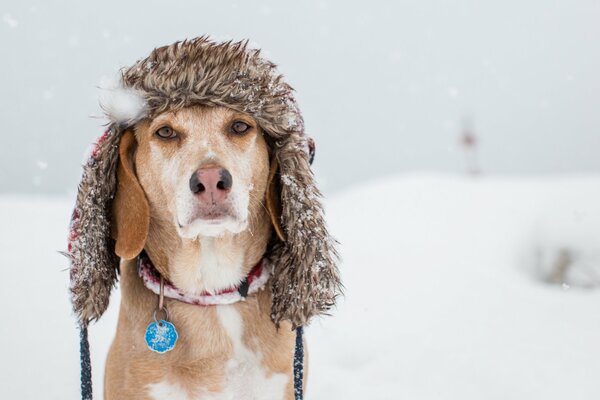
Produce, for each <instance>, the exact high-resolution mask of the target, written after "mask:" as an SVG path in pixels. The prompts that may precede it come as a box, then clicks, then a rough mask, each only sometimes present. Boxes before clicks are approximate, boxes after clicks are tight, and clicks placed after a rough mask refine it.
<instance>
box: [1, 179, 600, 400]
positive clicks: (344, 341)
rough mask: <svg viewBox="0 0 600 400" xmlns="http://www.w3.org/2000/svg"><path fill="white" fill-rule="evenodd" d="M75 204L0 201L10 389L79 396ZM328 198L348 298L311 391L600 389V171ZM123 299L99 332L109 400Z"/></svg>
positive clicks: (327, 333)
mask: <svg viewBox="0 0 600 400" xmlns="http://www.w3.org/2000/svg"><path fill="white" fill-rule="evenodd" d="M71 205H72V200H71V199H54V198H27V197H2V198H0V221H1V222H2V224H1V225H0V250H1V254H2V265H3V272H4V279H3V282H4V285H3V289H2V290H1V291H0V299H1V300H2V305H3V307H2V316H3V318H2V324H0V340H1V342H2V343H3V349H2V357H1V358H0V382H1V385H0V386H1V387H2V389H3V394H4V395H3V397H5V398H21V399H61V400H64V399H77V398H78V384H79V383H78V379H79V365H78V336H77V331H76V329H75V322H74V319H73V317H72V315H71V314H70V304H69V299H68V291H67V287H68V271H67V270H66V268H67V266H68V263H67V260H66V259H65V258H64V257H63V256H61V255H60V254H59V253H58V250H61V249H63V248H64V246H65V238H66V233H67V223H68V220H69V215H70V211H71V210H70V209H71ZM326 206H327V212H328V218H329V224H330V228H331V231H332V232H333V233H334V235H336V236H337V238H338V239H339V241H340V242H341V247H340V249H341V254H342V258H343V264H342V274H343V278H344V283H345V286H346V289H345V291H346V295H345V298H344V299H343V301H342V302H341V304H340V306H339V307H338V309H337V310H335V311H334V317H332V318H327V319H322V320H319V321H315V323H313V325H312V326H311V327H310V328H309V329H307V337H308V340H309V352H310V354H309V361H310V366H309V370H308V373H309V377H308V383H309V389H308V393H307V398H309V399H365V398H366V399H402V398H407V399H411V400H417V399H427V400H429V399H461V400H469V399H473V400H475V399H476V400H480V399H487V400H494V399H498V400H507V399H534V398H540V399H542V398H543V399H547V400H551V399H561V400H562V399H565V398H572V399H597V398H600V385H598V376H600V362H599V359H600V313H599V312H598V307H599V306H598V305H599V304H600V290H598V289H595V287H596V286H598V284H600V281H599V280H598V276H600V274H599V273H598V271H599V268H598V266H599V264H600V255H599V254H600V252H599V249H600V177H579V178H577V177H564V178H556V177H555V178H493V177H479V178H466V177H460V176H446V175H432V174H423V175H419V174H412V175H405V176H397V177H394V178H387V179H384V180H381V181H377V182H371V183H366V184H364V185H360V186H356V187H355V188H353V189H351V190H348V191H346V192H343V193H338V194H337V195H335V196H334V197H332V198H331V199H329V200H328V201H327V202H326ZM565 252H566V253H565ZM565 254H567V255H568V257H566V258H565ZM561 257H562V258H561ZM565 260H566V261H565ZM118 302H119V295H118V291H115V294H114V296H113V298H112V300H111V306H110V308H109V311H108V312H107V314H106V315H105V316H104V317H103V318H102V320H101V321H100V322H99V323H97V324H96V325H94V326H92V328H91V329H90V341H91V343H92V360H93V363H94V365H93V368H94V384H95V393H96V396H97V398H101V389H102V377H103V365H104V358H105V356H106V353H107V351H108V347H109V345H110V341H111V340H112V336H113V334H114V327H115V325H116V317H117V313H118Z"/></svg>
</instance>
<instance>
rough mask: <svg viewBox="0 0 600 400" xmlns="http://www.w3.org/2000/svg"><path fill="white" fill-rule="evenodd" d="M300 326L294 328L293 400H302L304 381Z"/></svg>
mask: <svg viewBox="0 0 600 400" xmlns="http://www.w3.org/2000/svg"><path fill="white" fill-rule="evenodd" d="M303 332H304V330H303V328H302V327H301V326H299V327H297V328H296V348H295V349H294V400H302V397H303V393H302V392H303V388H302V383H303V381H304V343H303V342H302V333H303Z"/></svg>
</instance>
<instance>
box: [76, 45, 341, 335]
mask: <svg viewBox="0 0 600 400" xmlns="http://www.w3.org/2000/svg"><path fill="white" fill-rule="evenodd" d="M119 90H120V91H124V92H125V94H126V95H127V96H130V97H131V96H133V97H134V99H135V101H134V103H136V104H138V105H139V107H138V108H137V109H136V110H134V111H132V112H129V113H123V109H122V108H120V107H119V104H123V103H122V102H116V103H113V105H111V106H105V107H103V108H104V109H105V111H106V112H107V114H108V116H109V118H110V119H111V121H112V124H111V126H110V128H109V130H108V132H107V133H106V134H105V135H104V136H103V137H102V138H101V140H100V141H99V143H98V144H97V146H96V148H95V149H94V151H93V152H92V155H91V157H90V160H89V161H88V163H87V164H86V165H85V166H84V173H83V177H82V181H81V184H80V186H79V192H78V197H77V203H76V206H75V210H74V213H73V219H72V226H71V235H70V238H69V252H68V254H69V256H70V258H71V264H72V266H71V292H72V296H73V303H74V308H75V311H76V313H77V314H78V316H79V319H80V323H82V324H83V325H86V324H87V323H88V322H89V321H90V320H92V319H97V318H99V317H100V316H101V315H102V313H103V312H104V310H105V309H106V306H107V305H108V297H109V294H110V289H111V287H112V286H113V284H114V282H115V280H116V273H115V271H116V269H117V268H118V258H117V257H116V254H118V255H119V256H121V257H123V258H126V259H131V258H134V257H136V256H137V255H138V254H139V253H140V252H141V251H142V250H143V248H144V245H145V243H146V240H147V237H148V230H149V225H150V219H151V218H152V220H153V221H155V220H156V221H160V222H161V223H165V224H171V225H172V226H173V227H175V231H176V232H177V234H178V235H179V236H180V237H182V238H194V237H198V236H216V235H222V234H225V233H227V232H230V233H236V232H241V231H243V230H245V229H249V228H251V224H252V223H253V222H252V218H251V216H252V215H258V214H259V213H260V209H261V208H262V207H264V209H266V210H268V215H269V216H270V218H271V221H272V226H273V227H274V230H273V236H272V240H271V245H270V246H269V249H268V254H266V256H267V258H268V259H269V260H270V262H271V263H272V264H273V266H274V273H273V276H272V280H271V286H272V292H273V307H272V319H273V320H274V322H275V323H279V322H280V321H282V320H289V321H290V322H292V325H293V326H300V325H305V324H307V323H308V321H309V319H310V318H311V317H312V316H314V315H319V314H323V313H325V312H327V310H328V309H329V308H330V307H331V306H333V304H334V303H335V299H336V297H337V295H338V294H339V293H340V291H341V284H340V281H339V276H338V271H337V266H336V260H337V256H336V253H335V249H334V244H335V243H334V240H332V239H331V238H330V237H329V234H328V232H327V229H326V226H325V222H324V216H323V211H322V207H321V204H320V201H319V197H320V193H319V191H318V190H317V188H316V186H315V184H314V180H313V175H312V172H311V170H310V160H311V158H312V155H311V151H310V148H311V146H310V143H311V142H310V141H309V140H308V139H307V137H306V136H305V134H304V126H303V122H302V117H301V116H300V112H299V110H298V108H297V105H296V102H295V100H294V97H293V91H292V89H291V87H290V86H288V85H287V84H286V83H285V82H284V81H283V78H282V76H281V75H279V74H278V73H277V70H276V68H275V65H274V64H272V63H270V62H269V61H266V60H264V59H263V58H262V57H260V54H259V52H258V51H257V50H248V49H247V48H246V44H245V43H244V42H239V43H231V42H227V43H221V44H215V43H213V42H211V41H209V40H208V39H206V38H199V39H195V40H192V41H186V42H180V43H175V44H173V45H170V46H165V47H162V48H158V49H155V50H154V51H153V52H152V53H151V54H150V56H149V57H147V58H146V59H143V60H141V61H139V62H138V63H136V64H135V65H134V66H132V67H131V68H129V69H127V70H124V72H123V76H122V80H121V87H120V88H119ZM130 103H131V102H130ZM114 104H116V105H114ZM198 127H201V128H202V129H198ZM172 200H173V201H172ZM113 238H116V241H115V240H114V239H113Z"/></svg>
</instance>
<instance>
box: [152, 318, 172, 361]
mask: <svg viewBox="0 0 600 400" xmlns="http://www.w3.org/2000/svg"><path fill="white" fill-rule="evenodd" d="M145 338H146V344H147V345H148V348H149V349H150V350H152V351H155V352H157V353H161V354H162V353H166V352H167V351H169V350H172V349H173V347H175V343H177V331H176V330H175V325H173V324H172V323H170V322H167V321H165V320H164V319H161V320H159V321H154V322H152V323H151V324H150V325H148V328H147V329H146V337H145Z"/></svg>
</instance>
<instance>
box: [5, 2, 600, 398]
mask: <svg viewBox="0 0 600 400" xmlns="http://www.w3.org/2000/svg"><path fill="white" fill-rule="evenodd" d="M599 20H600V3H599V2H598V1H595V0H589V1H586V0H577V1H567V0H556V1H547V0H544V1H542V0H530V1H526V2H524V1H516V0H506V1H502V2H482V1H475V0H471V1H469V0H459V1H431V0H427V1H384V0H377V1H369V2H366V1H328V0H321V1H303V2H299V1H282V0H277V1H268V0H264V1H238V2H233V1H218V2H217V1H211V2H209V1H195V2H191V1H188V2H185V1H170V2H164V1H154V0H148V1H144V2H123V1H116V0H105V1H102V2H81V1H74V0H73V1H33V0H26V1H16V0H0V49H1V50H2V57H1V58H2V61H1V62H0V88H1V95H0V115H1V116H2V119H3V123H4V125H3V128H4V131H3V133H2V134H0V253H1V254H3V260H2V264H3V267H4V268H3V269H4V271H5V272H6V276H5V282H9V283H10V285H9V288H8V290H6V289H5V290H2V291H0V293H1V294H0V300H2V301H3V303H4V304H15V306H13V307H11V308H10V309H9V310H5V311H4V314H5V318H4V321H5V322H3V323H2V324H0V340H2V341H3V342H4V343H5V344H7V343H8V344H11V345H10V346H5V349H4V350H3V352H4V356H3V357H1V360H0V382H1V383H2V384H1V385H0V386H2V387H3V388H5V389H4V391H5V392H7V393H8V394H9V395H10V396H9V398H17V397H18V398H28V399H39V398H56V399H65V398H77V390H78V387H77V380H78V359H77V357H78V356H77V349H78V348H77V346H78V344H77V332H76V330H75V323H74V319H73V318H72V316H71V315H70V314H69V310H70V305H69V298H68V290H67V287H68V273H67V271H66V268H67V267H68V263H67V262H66V259H64V258H62V257H61V256H60V255H58V254H57V252H56V251H57V250H63V249H64V247H65V238H66V232H67V224H68V220H69V213H70V208H71V206H72V204H73V202H74V194H75V191H76V186H77V183H78V178H79V175H80V172H81V164H82V160H83V155H84V153H85V151H86V149H87V148H88V147H89V146H90V144H91V143H93V141H94V140H95V139H96V138H97V137H98V136H99V135H100V134H101V133H102V129H103V124H104V123H105V122H106V121H105V120H104V119H103V117H102V113H101V110H100V108H99V106H98V101H97V98H98V89H97V86H98V85H99V84H100V82H101V81H102V80H104V79H106V78H112V77H114V76H115V75H116V74H117V73H118V71H119V69H120V68H121V67H123V66H128V65H131V64H132V63H133V62H135V61H136V60H137V59H139V58H142V57H145V56H146V55H147V54H148V53H149V52H150V51H151V50H152V49H153V48H154V47H157V46H160V45H164V44H169V43H171V42H173V41H176V40H181V39H185V38H191V37H195V36H199V35H204V34H209V35H211V36H212V37H213V38H214V39H216V40H228V39H236V40H237V39H245V38H248V39H250V41H251V43H252V45H253V46H256V47H260V48H262V49H263V54H264V55H266V56H267V57H268V58H270V59H272V60H273V61H275V62H276V63H277V64H278V65H279V66H280V71H281V72H282V73H283V74H284V75H286V77H287V79H288V80H289V82H290V83H291V84H292V85H293V86H294V87H295V89H296V90H297V98H298V100H299V103H300V107H301V109H302V110H303V113H304V118H305V120H306V126H307V131H308V133H309V134H310V135H311V136H313V137H314V138H315V139H316V142H317V156H316V161H315V166H314V168H315V172H316V174H317V178H318V181H319V183H320V187H321V189H322V190H323V192H324V194H325V196H326V201H325V205H326V208H327V210H328V214H329V223H330V225H331V230H332V231H333V233H334V234H335V235H336V236H337V237H338V238H339V240H340V242H341V247H340V251H341V254H342V259H343V263H342V265H341V270H342V274H343V277H344V281H345V284H346V297H345V299H344V300H343V302H342V303H341V304H340V306H339V307H338V310H337V311H336V312H335V313H334V316H333V317H332V318H330V319H324V320H322V321H317V322H316V323H314V324H313V326H311V328H310V329H309V341H310V344H311V351H312V352H311V368H310V371H311V372H310V374H311V375H310V378H309V385H310V387H309V391H308V396H309V398H312V399H320V398H328V399H338V398H339V399H342V398H343V399H348V398H371V399H398V398H405V397H408V398H411V399H454V398H456V399H458V398H460V399H461V400H464V399H482V398H485V399H503V400H506V399H531V398H545V399H563V398H577V399H597V398H599V396H600V385H598V384H597V382H598V380H597V378H598V376H600V364H598V361H597V360H598V359H599V357H600V341H599V340H598V337H600V317H598V315H599V314H598V312H597V307H596V305H597V304H598V301H599V300H600V293H599V292H598V291H597V290H595V289H596V288H597V287H598V286H599V285H600V211H599V208H600V206H598V204H600V156H599V154H598V152H599V151H600V113H599V112H598V106H599V105H600V74H599V73H598V71H599V70H600V46H599V38H600V24H598V21H599ZM24 293H27V296H25V295H24ZM115 296H116V298H115V300H114V301H112V305H111V308H110V310H109V312H108V313H107V315H106V316H105V317H104V318H103V320H101V321H100V322H99V323H98V324H97V326H96V327H93V328H92V337H91V341H92V352H93V361H94V380H95V389H96V391H97V396H100V393H101V386H102V385H101V382H102V368H103V363H104V358H105V355H106V351H107V348H108V346H109V344H110V341H111V339H112V336H113V334H114V329H115V321H116V315H117V310H118V292H117V293H116V294H115ZM7 321H10V322H11V323H10V324H9V323H7ZM15 326H19V328H18V329H15ZM32 381H33V382H35V383H34V384H32V383H31V382H32Z"/></svg>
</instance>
